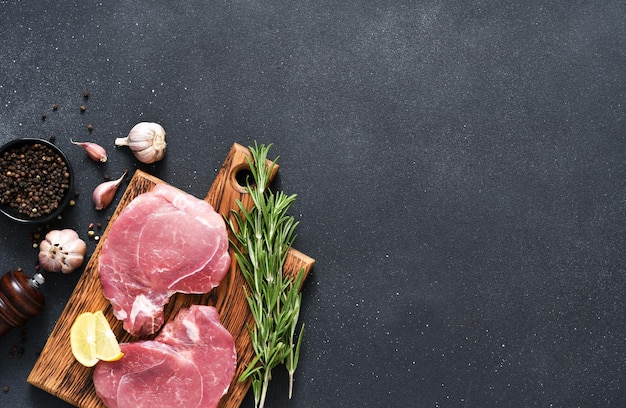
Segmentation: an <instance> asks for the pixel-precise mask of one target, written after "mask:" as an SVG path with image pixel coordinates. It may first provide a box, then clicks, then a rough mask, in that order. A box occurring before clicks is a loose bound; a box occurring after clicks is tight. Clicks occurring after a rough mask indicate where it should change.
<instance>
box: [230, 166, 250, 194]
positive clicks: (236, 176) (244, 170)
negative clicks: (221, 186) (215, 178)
mask: <svg viewBox="0 0 626 408" xmlns="http://www.w3.org/2000/svg"><path fill="white" fill-rule="evenodd" d="M248 181H249V182H250V185H254V177H253V176H252V172H251V171H250V167H248V165H247V164H242V165H240V166H238V167H237V168H235V171H233V184H234V185H235V187H236V188H237V190H238V191H239V192H240V193H245V192H246V185H247V184H246V183H247V182H248Z"/></svg>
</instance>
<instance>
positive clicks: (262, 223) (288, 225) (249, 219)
mask: <svg viewBox="0 0 626 408" xmlns="http://www.w3.org/2000/svg"><path fill="white" fill-rule="evenodd" d="M271 146H272V145H271V144H270V145H263V144H261V145H259V144H257V143H256V142H255V143H254V147H252V146H250V147H249V150H250V153H251V155H252V158H250V157H248V158H247V160H248V165H249V167H250V171H251V173H252V178H253V181H252V182H250V180H247V181H246V190H247V192H248V193H249V194H250V197H251V198H252V201H253V204H254V205H253V207H252V208H251V209H250V210H247V209H246V208H245V207H244V206H243V204H242V203H241V202H240V201H237V206H238V211H237V210H233V212H232V215H233V217H232V218H231V219H230V220H229V226H230V229H231V230H232V232H233V235H234V237H235V240H234V241H233V242H231V244H232V247H233V248H234V252H235V256H236V258H237V262H238V264H239V268H240V269H241V272H242V274H243V276H244V278H245V280H246V283H247V285H248V287H247V288H244V289H245V291H246V299H247V301H248V305H249V306H250V310H251V311H252V316H253V317H254V327H248V331H249V333H250V338H251V342H252V347H253V349H254V352H255V357H254V359H253V360H252V362H251V363H250V364H249V365H248V367H246V369H245V371H244V372H243V373H242V374H241V376H240V378H239V381H245V380H246V379H248V378H251V381H252V389H253V392H254V401H255V407H257V408H263V406H264V405H265V397H266V395H267V388H268V385H269V381H270V380H271V378H272V369H274V368H275V367H277V366H278V365H280V364H285V366H286V368H287V370H288V372H289V398H291V395H292V392H293V376H294V372H295V371H296V367H297V365H298V356H299V355H300V346H301V344H302V334H303V332H304V325H302V326H301V328H300V330H299V333H298V334H297V337H296V331H297V325H298V318H299V315H300V304H301V293H300V287H301V285H302V281H303V279H304V269H300V271H299V273H298V275H297V277H296V279H293V278H291V277H289V276H285V275H283V265H284V263H285V259H286V258H287V253H288V252H289V249H290V248H291V245H292V243H293V241H294V239H295V234H294V232H295V229H296V227H297V225H298V222H297V221H295V220H294V218H293V217H292V216H290V215H288V214H287V211H288V210H289V208H290V207H291V204H293V202H294V201H295V199H296V195H295V194H293V195H286V194H284V193H282V192H272V191H271V190H270V189H269V186H268V184H269V178H270V175H271V173H272V170H273V168H274V166H275V165H276V162H277V160H278V158H276V159H275V160H274V161H273V162H272V164H271V166H269V167H267V166H266V160H267V153H268V151H269V150H270V148H271ZM235 241H236V242H235Z"/></svg>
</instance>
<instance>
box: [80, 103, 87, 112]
mask: <svg viewBox="0 0 626 408" xmlns="http://www.w3.org/2000/svg"><path fill="white" fill-rule="evenodd" d="M86 110H87V108H86V107H85V105H80V111H81V113H82V112H84V111H86Z"/></svg>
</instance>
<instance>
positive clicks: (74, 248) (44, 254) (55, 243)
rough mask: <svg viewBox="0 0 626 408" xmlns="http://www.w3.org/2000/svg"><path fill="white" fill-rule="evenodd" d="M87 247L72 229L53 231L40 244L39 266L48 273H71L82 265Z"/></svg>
mask: <svg viewBox="0 0 626 408" xmlns="http://www.w3.org/2000/svg"><path fill="white" fill-rule="evenodd" d="M85 251H87V245H86V244H85V241H83V240H82V239H80V238H79V237H78V234H77V233H76V231H74V230H72V229H64V230H52V231H50V232H48V233H47V234H46V237H45V239H44V240H43V241H41V243H40V244H39V265H41V267H42V268H44V269H45V270H46V271H48V272H62V273H70V272H72V271H73V270H74V269H76V268H78V267H79V266H80V265H82V263H83V260H84V258H85Z"/></svg>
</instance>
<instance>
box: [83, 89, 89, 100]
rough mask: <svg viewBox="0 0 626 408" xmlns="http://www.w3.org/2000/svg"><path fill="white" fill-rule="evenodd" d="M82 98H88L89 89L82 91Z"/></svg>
mask: <svg viewBox="0 0 626 408" xmlns="http://www.w3.org/2000/svg"><path fill="white" fill-rule="evenodd" d="M83 98H85V99H87V98H89V91H85V92H83Z"/></svg>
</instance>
